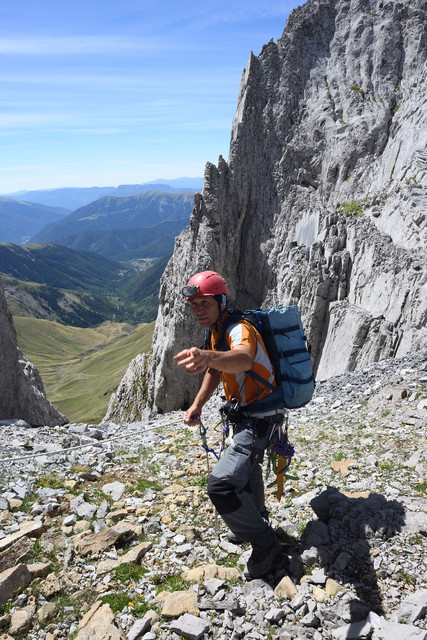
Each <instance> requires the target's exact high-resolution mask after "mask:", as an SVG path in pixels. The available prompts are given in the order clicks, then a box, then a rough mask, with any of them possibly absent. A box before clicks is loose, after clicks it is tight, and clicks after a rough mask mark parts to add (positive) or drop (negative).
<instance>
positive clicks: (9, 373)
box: [0, 278, 67, 426]
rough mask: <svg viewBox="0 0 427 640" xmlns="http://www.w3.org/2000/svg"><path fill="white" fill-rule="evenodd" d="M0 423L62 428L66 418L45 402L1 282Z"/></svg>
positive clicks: (40, 382) (41, 387) (40, 385)
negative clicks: (19, 341)
mask: <svg viewBox="0 0 427 640" xmlns="http://www.w3.org/2000/svg"><path fill="white" fill-rule="evenodd" d="M0 354H1V358H0V420H4V419H6V418H21V419H22V420H26V421H27V422H29V423H30V424H34V425H49V426H55V425H62V424H64V423H65V422H67V418H66V417H65V416H64V415H62V414H61V413H59V412H58V411H57V410H56V409H55V407H53V406H52V405H51V404H50V402H49V401H48V400H47V398H46V395H45V392H44V387H43V383H42V380H41V378H40V375H39V373H38V371H37V369H36V367H35V366H34V365H33V364H32V363H31V362H29V361H28V360H27V358H26V357H25V356H24V355H23V354H22V352H21V351H20V349H18V345H17V342H16V332H15V328H14V326H13V321H12V316H11V314H10V312H9V309H8V307H7V304H6V299H5V295H4V288H3V282H2V280H1V278H0Z"/></svg>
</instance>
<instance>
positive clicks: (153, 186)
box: [4, 178, 202, 211]
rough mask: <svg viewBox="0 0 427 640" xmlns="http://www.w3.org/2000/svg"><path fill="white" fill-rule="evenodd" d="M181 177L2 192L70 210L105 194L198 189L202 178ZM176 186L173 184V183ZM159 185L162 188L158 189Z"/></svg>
mask: <svg viewBox="0 0 427 640" xmlns="http://www.w3.org/2000/svg"><path fill="white" fill-rule="evenodd" d="M182 180H185V179H181V178H176V179H173V180H170V181H168V180H163V179H161V178H160V179H159V180H155V181H153V182H145V183H142V184H136V185H132V184H123V185H119V186H118V187H108V186H107V187H60V188H53V189H40V190H31V191H17V192H15V193H11V194H4V195H5V196H7V197H9V198H18V199H23V200H26V201H27V202H34V203H39V204H45V205H51V206H65V204H66V208H67V209H70V210H71V211H75V210H76V209H78V208H80V207H83V206H85V205H87V204H89V203H90V202H93V201H94V200H98V199H99V198H100V197H103V196H106V195H116V196H121V195H135V194H137V193H142V192H144V191H153V190H154V191H155V190H157V191H170V192H180V191H184V190H186V191H199V190H200V189H201V186H202V178H189V179H188V180H189V184H188V185H186V184H184V183H183V182H182ZM174 184H175V185H176V186H173V185H174ZM159 186H161V187H162V188H161V189H159Z"/></svg>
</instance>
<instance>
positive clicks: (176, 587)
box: [153, 574, 188, 593]
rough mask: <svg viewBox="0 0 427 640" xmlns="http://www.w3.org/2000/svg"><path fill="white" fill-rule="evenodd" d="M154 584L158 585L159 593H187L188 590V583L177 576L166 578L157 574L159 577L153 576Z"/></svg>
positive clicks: (157, 590)
mask: <svg viewBox="0 0 427 640" xmlns="http://www.w3.org/2000/svg"><path fill="white" fill-rule="evenodd" d="M153 582H154V584H156V585H157V589H156V592H157V593H160V592H161V591H185V590H187V589H188V582H186V581H185V580H184V578H181V576H177V575H172V576H164V575H162V574H157V576H153Z"/></svg>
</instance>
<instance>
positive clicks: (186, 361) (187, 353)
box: [174, 347, 209, 375]
mask: <svg viewBox="0 0 427 640" xmlns="http://www.w3.org/2000/svg"><path fill="white" fill-rule="evenodd" d="M174 360H175V361H176V362H177V364H178V367H185V370H186V371H187V373H189V374H190V375H197V374H198V373H202V372H203V371H206V369H207V368H208V366H209V354H208V353H207V352H206V351H203V350H202V349H198V348H197V347H191V348H190V349H184V350H183V351H180V352H179V353H177V355H176V356H174Z"/></svg>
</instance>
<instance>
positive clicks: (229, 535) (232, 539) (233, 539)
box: [227, 529, 243, 544]
mask: <svg viewBox="0 0 427 640" xmlns="http://www.w3.org/2000/svg"><path fill="white" fill-rule="evenodd" d="M227 540H228V542H232V543H233V544H240V543H241V542H243V540H242V538H239V536H236V534H235V533H233V532H232V530H231V529H229V530H228V531H227Z"/></svg>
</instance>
